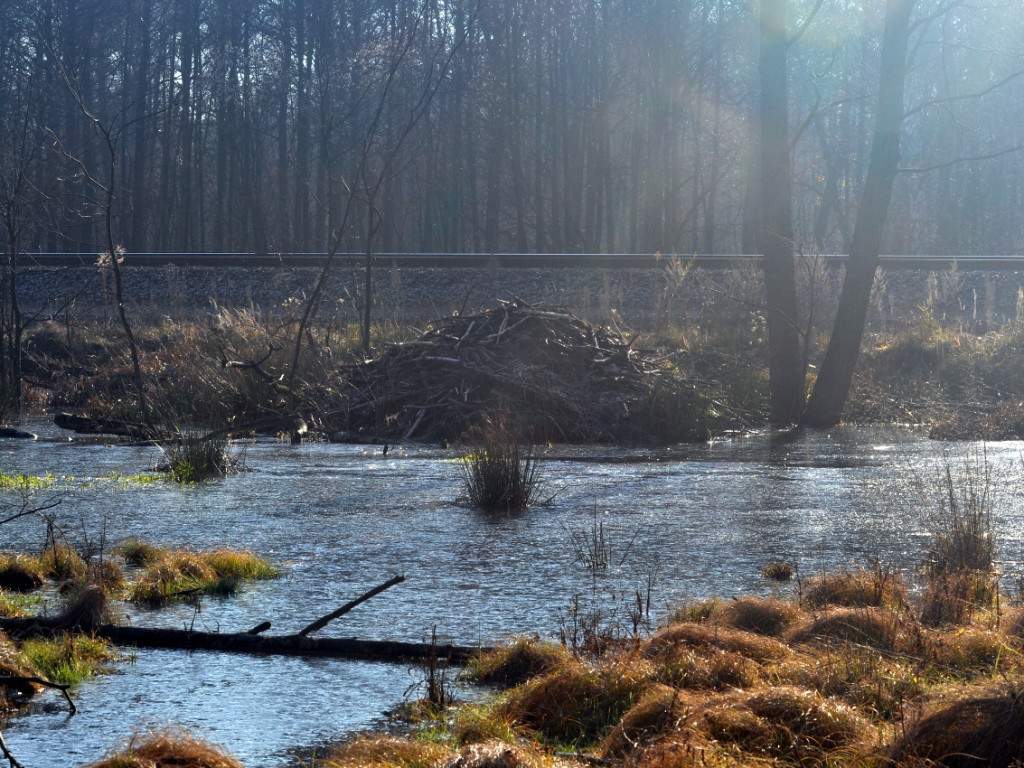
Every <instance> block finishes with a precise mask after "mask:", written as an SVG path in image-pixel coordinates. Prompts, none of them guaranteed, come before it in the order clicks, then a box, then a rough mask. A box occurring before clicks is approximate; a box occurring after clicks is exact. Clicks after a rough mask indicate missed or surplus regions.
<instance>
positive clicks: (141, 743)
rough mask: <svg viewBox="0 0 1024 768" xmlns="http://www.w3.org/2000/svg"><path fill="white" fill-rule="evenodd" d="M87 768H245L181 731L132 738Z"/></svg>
mask: <svg viewBox="0 0 1024 768" xmlns="http://www.w3.org/2000/svg"><path fill="white" fill-rule="evenodd" d="M88 768H244V766H243V765H242V763H241V762H239V761H238V760H236V759H235V758H234V757H232V756H231V755H230V754H228V753H227V752H225V751H224V750H223V749H221V748H220V747H217V746H215V745H213V744H210V743H208V742H205V741H202V740H200V739H197V738H195V737H194V736H191V735H189V734H188V733H186V732H185V731H183V730H177V729H174V730H166V731H160V732H155V733H148V734H145V735H137V736H133V737H132V738H131V740H130V741H129V742H128V743H127V744H126V745H124V747H122V748H121V749H119V750H118V751H116V752H114V753H113V754H110V755H108V756H106V757H104V758H103V759H102V760H100V761H99V762H96V763H92V764H91V765H90V766H89V767H88Z"/></svg>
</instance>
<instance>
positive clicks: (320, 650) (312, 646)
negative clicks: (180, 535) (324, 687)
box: [0, 576, 487, 662]
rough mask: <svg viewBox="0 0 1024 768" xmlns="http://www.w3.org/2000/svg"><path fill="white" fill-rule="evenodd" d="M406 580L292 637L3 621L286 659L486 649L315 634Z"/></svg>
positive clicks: (16, 631)
mask: <svg viewBox="0 0 1024 768" xmlns="http://www.w3.org/2000/svg"><path fill="white" fill-rule="evenodd" d="M403 581H405V577H404V576H395V577H394V578H392V579H389V580H388V581H385V582H384V583H383V584H380V585H378V586H376V587H374V588H373V589H371V590H369V591H368V592H365V593H363V594H362V595H360V596H359V597H357V598H356V599H354V600H351V601H349V602H348V603H346V604H345V605H343V606H341V607H340V608H338V609H337V610H335V611H331V612H330V613H328V614H326V615H325V616H322V617H321V618H319V619H317V620H316V621H314V622H313V623H311V624H309V625H308V626H307V627H305V628H304V629H303V630H302V631H300V632H298V633H296V634H290V635H265V634H263V633H264V632H266V630H268V629H270V627H271V624H270V622H269V621H264V622H261V623H259V624H257V625H256V626H255V627H253V628H252V629H250V630H248V631H245V632H230V633H227V632H199V631H196V630H193V629H159V628H152V627H124V626H120V625H117V624H99V623H93V622H90V621H88V620H86V621H84V622H83V621H78V622H75V621H74V620H72V621H69V620H68V619H67V618H64V617H59V616H58V617H53V618H46V617H29V618H0V629H2V630H3V631H4V632H6V633H7V634H8V635H13V636H19V637H24V636H38V635H43V636H46V635H53V634H57V633H60V632H66V631H69V630H78V631H85V632H91V633H93V634H94V635H96V636H98V637H103V638H106V639H107V640H109V641H110V642H112V643H115V644H117V645H127V646H136V647H139V648H181V649H185V650H209V651H224V652H229V653H253V654H277V655H286V656H334V657H344V658H352V659H376V660H380V661H396V662H404V661H410V660H427V659H438V658H443V659H448V660H450V661H452V662H463V661H466V660H468V659H469V658H471V657H472V656H474V655H476V654H478V653H480V652H481V651H484V650H487V649H485V648H480V647H475V646H465V645H452V644H446V645H437V644H435V643H408V642H399V641H394V640H359V639H357V638H354V637H342V638H318V637H311V636H310V635H311V634H312V633H313V632H316V631H318V630H320V629H323V628H324V627H326V626H327V625H328V624H329V623H330V622H332V621H334V619H336V618H338V617H339V616H343V615H344V614H346V613H348V612H349V611H351V610H352V609H353V608H355V607H356V606H357V605H360V604H361V603H364V602H366V601H367V600H369V599H370V598H372V597H374V596H375V595H379V594H380V593H381V592H383V591H385V590H386V589H390V588H391V587H393V586H395V585H396V584H401V583H402V582H403Z"/></svg>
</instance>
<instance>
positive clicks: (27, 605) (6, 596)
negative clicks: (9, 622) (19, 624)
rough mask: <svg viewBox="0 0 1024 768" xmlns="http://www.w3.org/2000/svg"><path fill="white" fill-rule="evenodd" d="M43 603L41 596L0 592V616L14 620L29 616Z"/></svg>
mask: <svg viewBox="0 0 1024 768" xmlns="http://www.w3.org/2000/svg"><path fill="white" fill-rule="evenodd" d="M43 602H44V598H43V597H42V596H41V595H25V594H19V593H10V592H3V591H0V616H4V617H5V618H16V617H24V616H31V615H32V614H33V613H35V612H36V609H38V608H39V606H41V605H42V604H43Z"/></svg>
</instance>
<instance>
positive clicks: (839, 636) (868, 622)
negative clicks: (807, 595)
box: [789, 608, 918, 651]
mask: <svg viewBox="0 0 1024 768" xmlns="http://www.w3.org/2000/svg"><path fill="white" fill-rule="evenodd" d="M917 637H918V632H917V624H916V622H915V621H914V620H913V618H912V617H910V616H908V615H907V614H902V613H899V612H897V611H893V610H890V609H887V608H837V609H834V610H832V611H828V612H826V613H822V614H821V615H818V616H813V617H808V618H807V619H806V620H804V621H803V622H802V623H801V624H800V625H799V626H797V627H796V628H794V630H793V632H792V633H791V634H790V637H789V639H790V640H791V641H792V642H794V643H807V642H811V641H820V642H836V641H838V642H844V643H854V644H857V645H865V646H870V647H872V648H877V649H879V650H885V651H902V650H907V649H909V648H910V646H911V645H912V644H913V643H914V642H915V640H916V639H917Z"/></svg>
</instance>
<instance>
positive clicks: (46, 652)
mask: <svg viewBox="0 0 1024 768" xmlns="http://www.w3.org/2000/svg"><path fill="white" fill-rule="evenodd" d="M21 652H22V654H23V655H24V657H25V658H26V659H27V660H28V661H29V662H30V663H31V665H32V666H33V667H34V668H35V669H36V670H38V671H39V673H40V675H41V676H42V677H45V678H46V679H48V680H50V681H51V682H54V683H62V684H68V685H70V684H72V683H78V682H81V681H82V680H85V679H87V678H89V677H92V676H93V675H94V674H96V672H97V671H98V670H99V669H100V668H101V667H102V665H103V664H104V663H105V662H107V661H109V660H110V659H112V658H114V655H115V654H114V650H113V646H111V645H110V643H108V642H107V641H105V640H101V639H100V638H97V637H93V636H91V635H61V636H59V637H55V638H46V639H43V638H36V639H32V640H26V641H25V642H24V643H22V645H21Z"/></svg>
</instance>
